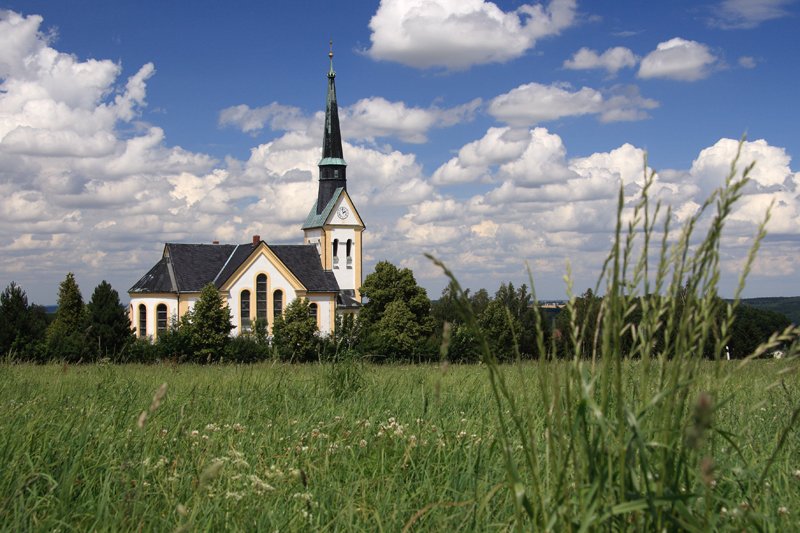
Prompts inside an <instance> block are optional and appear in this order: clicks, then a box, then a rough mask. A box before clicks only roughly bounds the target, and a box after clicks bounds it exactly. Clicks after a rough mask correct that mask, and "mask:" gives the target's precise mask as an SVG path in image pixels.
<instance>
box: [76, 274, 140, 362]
mask: <svg viewBox="0 0 800 533" xmlns="http://www.w3.org/2000/svg"><path fill="white" fill-rule="evenodd" d="M86 311H87V314H88V320H89V334H88V337H89V340H90V344H91V346H90V347H89V349H90V350H91V349H96V350H97V351H98V354H99V356H101V357H112V358H116V357H117V356H119V354H120V353H121V351H122V350H123V349H124V348H125V347H126V346H127V345H128V344H130V343H131V342H132V341H133V330H132V329H131V323H130V320H129V319H128V315H127V313H126V312H125V308H124V307H122V302H120V300H119V293H118V292H117V291H116V290H114V288H113V287H112V286H111V284H109V283H108V282H107V281H106V280H103V281H102V282H101V283H100V284H99V285H98V286H97V287H95V289H94V292H93V293H92V299H91V300H90V301H89V304H88V305H87V306H86Z"/></svg>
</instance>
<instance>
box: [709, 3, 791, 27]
mask: <svg viewBox="0 0 800 533" xmlns="http://www.w3.org/2000/svg"><path fill="white" fill-rule="evenodd" d="M791 2H792V0H724V1H722V2H720V3H719V4H717V5H715V6H713V7H712V8H711V9H712V10H713V14H712V17H711V19H710V21H709V22H710V24H711V25H712V26H715V27H718V28H722V29H726V30H738V29H750V28H755V27H756V26H759V25H760V24H761V23H763V22H767V21H768V20H774V19H778V18H782V17H785V16H787V15H788V14H789V10H788V9H787V7H788V6H789V4H790V3H791Z"/></svg>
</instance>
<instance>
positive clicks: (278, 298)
mask: <svg viewBox="0 0 800 533" xmlns="http://www.w3.org/2000/svg"><path fill="white" fill-rule="evenodd" d="M282 314H283V291H282V290H280V289H278V290H277V291H275V292H273V293H272V320H273V322H274V321H275V318H276V317H279V316H281V315H282Z"/></svg>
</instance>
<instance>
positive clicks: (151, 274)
mask: <svg viewBox="0 0 800 533" xmlns="http://www.w3.org/2000/svg"><path fill="white" fill-rule="evenodd" d="M168 263H169V261H167V258H166V257H162V258H161V260H160V261H159V262H158V263H156V264H155V265H154V266H153V268H151V269H150V270H148V271H147V274H145V275H144V276H142V278H141V279H140V280H139V281H137V282H136V283H135V284H134V285H133V287H131V288H130V289H129V290H128V292H174V289H173V287H172V282H171V281H170V276H169V267H168Z"/></svg>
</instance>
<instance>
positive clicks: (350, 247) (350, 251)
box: [345, 239, 353, 268]
mask: <svg viewBox="0 0 800 533" xmlns="http://www.w3.org/2000/svg"><path fill="white" fill-rule="evenodd" d="M345 248H346V251H347V268H353V239H347V244H346V245H345Z"/></svg>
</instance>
